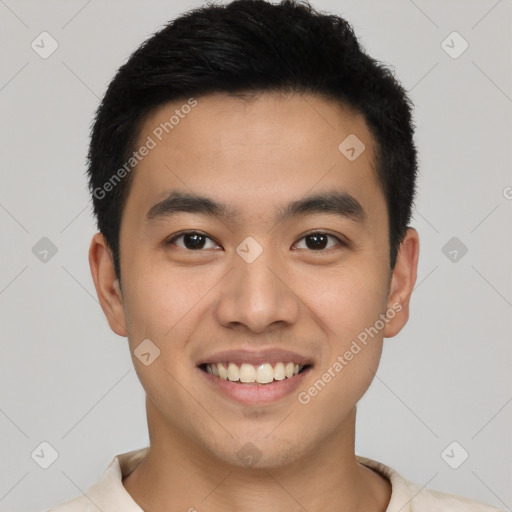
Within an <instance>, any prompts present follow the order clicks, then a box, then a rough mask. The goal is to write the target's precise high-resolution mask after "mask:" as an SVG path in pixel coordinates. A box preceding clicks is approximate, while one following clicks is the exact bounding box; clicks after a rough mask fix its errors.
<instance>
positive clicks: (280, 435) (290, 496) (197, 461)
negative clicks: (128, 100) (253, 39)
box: [89, 93, 419, 512]
mask: <svg viewBox="0 0 512 512" xmlns="http://www.w3.org/2000/svg"><path fill="white" fill-rule="evenodd" d="M183 103H184V102H183ZM183 103H172V104H168V105H165V106H163V107H161V108H159V109H158V110H157V111H156V112H154V113H153V115H151V116H150V117H149V118H148V119H147V120H146V122H145V124H144V125H143V126H142V130H141V133H140V142H141V143H142V142H143V141H145V140H146V137H147V136H148V135H151V133H152V131H153V130H154V129H155V127H156V126H158V125H159V124H160V123H161V122H164V121H166V120H168V119H169V118H170V116H171V115H172V114H173V113H174V111H175V109H176V108H179V107H180V105H182V104H183ZM349 134H356V135H357V137H358V138H359V139H360V140H361V141H363V143H364V144H365V146H366V150H365V151H364V152H363V153H362V154H361V155H360V156H359V157H358V158H357V159H356V160H354V161H349V160H348V159H347V158H346V157H345V156H344V155H343V154H342V153H341V152H340V151H339V150H338V146H339V144H340V142H341V141H343V140H344V139H345V138H346V137H347V136H348V135H349ZM137 147H138V146H137ZM374 147H375V146H374V140H373V137H372V135H371V132H370V131H369V129H368V127H367V125H366V123H365V121H364V119H363V118H362V117H361V116H359V115H357V114H355V113H353V112H351V111H350V110H349V109H348V108H344V107H342V106H340V105H339V104H337V103H334V102H332V101H330V100H326V99H323V98H320V97H317V96H313V95H278V94H270V93H264V94H260V95H258V96H256V97H255V98H252V99H251V100H244V99H241V98H233V97H229V96H227V95H223V94H214V95H209V96H205V97H201V98H198V105H197V106H196V107H195V108H194V109H193V110H192V111H191V112H190V113H189V114H188V115H187V116H186V117H185V118H184V119H182V120H180V123H179V124H178V125H177V126H175V127H174V129H173V131H172V132H171V133H170V134H169V135H167V136H166V137H165V138H164V140H163V141H162V142H160V143H158V145H157V146H156V147H155V148H154V149H152V150H151V151H150V152H149V154H148V155H147V156H146V157H145V158H144V159H143V160H142V161H141V162H140V163H139V164H138V166H137V169H136V171H135V174H134V176H133V182H132V185H131V189H130V192H129V195H128V198H127V202H126V206H125V209H124V212H123V217H122V224H121V232H120V254H121V280H122V291H121V288H120V286H119V283H118V282H117V280H116V277H115V273H114V266H113V261H112V255H111V252H110V249H109V247H108V244H107V242H106V240H105V239H104V237H103V236H102V235H101V234H99V233H97V234H96V235H95V236H94V237H93V239H92V242H91V247H90V252H89V261H90V266H91V272H92V276H93V280H94V284H95V287H96V291H97V294H98V298H99V300H100V303H101V306H102V308H103V311H104V313H105V315H106V317H107V319H108V322H109V325H110V327H111V328H112V330H113V331H114V332H115V333H117V334H118V335H120V336H126V337H128V340H129V345H130V350H131V352H132V359H133V363H134V366H135V369H136V371H137V374H138V376H139V379H140V381H141V384H142V386H143V387H144V390H145V392H146V407H147V419H148V428H149V435H150V449H149V453H148V455H147V456H146V458H145V459H144V460H143V461H142V462H141V464H140V465H139V466H138V467H137V468H136V469H135V470H134V471H133V472H132V473H131V474H130V475H129V476H128V477H126V478H125V479H124V480H123V485H124V486H125V488H126V489H127V491H128V492H129V493H130V494H131V496H132V497H133V499H134V500H135V501H136V502H137V503H138V504H139V505H140V506H141V507H142V508H143V509H144V510H151V511H154V512H157V511H159V510H189V509H190V508H191V507H195V508H196V509H197V510H201V511H224V512H226V511H235V510H244V511H247V512H251V511H256V510H258V511H260V510H265V511H269V512H271V511H276V512H277V511H282V510H293V511H295V510H297V511H298V510H307V511H308V512H315V511H320V510H322V511H337V512H339V511H349V510H351V511H353V510H356V509H357V510H370V511H384V510H385V509H386V507H387V504H388V502H389V499H390V495H391V486H390V484H389V482H388V481H387V480H386V479H384V478H383V477H381V476H380V475H378V474H377V473H376V472H374V471H373V470H371V469H369V468H367V467H366V466H363V465H362V464H360V463H359V462H357V460H356V458H355V453H354V438H355V415H356V404H357V402H358V401H359V399H360V398H361V397H362V396H363V395H364V393H365V392H366V390H367V389H368V387H369V385H370V383H371V381H372V379H373V377H374V373H375V372H376V371H377V368H378V364H379V360H380V357H381V351H382V345H383V339H384V337H392V336H394V335H396V334H397V333H398V332H399V331H400V330H401V329H402V328H403V326H404V325H405V323H406V322H407V319H408V315H409V299H410V296H411V292H412V289H413V287H414V283H415V280H416V269H417V262H418V253H419V241H418V234H417V232H416V231H415V230H414V229H412V228H410V229H409V230H408V231H407V234H406V237H405V239H404V241H403V243H402V245H401V247H400V251H399V254H398V258H397V263H396V265H395V267H394V269H393V271H391V270H390V265H389V232H388V225H387V223H388V217H387V208H386V202H385V198H384V195H383V192H382V190H381V188H380V186H379V182H378V180H377V176H376V173H375V170H374V158H373V154H374ZM172 190H180V191H183V192H192V193H194V194H198V195H205V196H208V197H211V198H213V199H215V200H217V201H222V202H223V203H226V204H228V205H230V206H232V207H233V208H236V209H237V210H238V215H237V216H235V217H234V218H231V219H229V220H226V219H219V218H213V217H208V216H205V215H202V214H197V213H180V214H178V215H176V216H175V217H173V218H167V219H160V220H159V221H157V222H155V223H152V224H148V223H147V222H146V221H145V214H146V212H147V211H148V210H149V209H150V208H151V207H152V206H153V205H154V204H156V203H157V202H159V201H160V200H161V199H162V198H163V197H165V196H166V195H167V194H168V193H169V192H170V191H172ZM334 190H336V191H343V192H347V193H349V194H351V195H352V196H353V197H355V198H356V199H357V201H359V202H360V203H361V205H362V206H363V208H364V211H365V214H366V217H365V220H364V221H363V222H358V221H355V220H353V219H350V218H347V217H341V216H337V215H333V214H326V213H313V214H308V215H302V216H297V217H292V218H289V219H286V220H284V221H282V222H279V223H277V224H276V223H275V221H274V215H275V211H276V209H277V208H279V207H280V206H283V205H284V204H287V203H288V202H290V201H293V200H297V199H300V198H302V197H303V196H304V195H305V194H311V193H313V192H330V191H334ZM183 230H192V231H193V230H197V231H199V232H201V233H204V234H206V235H208V236H209V237H211V240H209V239H207V240H209V241H208V243H207V245H206V246H205V248H204V249H201V250H200V251H198V250H195V251H194V250H192V249H187V248H186V246H185V245H184V243H185V240H184V238H183V237H182V238H179V239H177V240H176V241H175V242H174V244H173V243H171V244H167V245H166V240H169V238H171V235H173V234H176V233H179V232H180V231H183ZM315 230H317V231H322V232H328V234H331V235H334V236H337V237H338V238H339V239H340V240H343V241H346V244H345V245H342V244H340V243H339V242H337V241H336V239H329V246H328V247H326V248H325V249H322V250H316V251H315V250H313V249H311V248H308V246H307V245H306V239H305V238H304V236H305V235H306V234H311V232H315ZM247 236H251V237H253V238H254V239H255V240H257V242H258V243H259V244H260V246H261V247H262V249H263V252H262V254H261V255H260V256H259V257H258V258H257V259H256V260H255V261H254V262H252V263H250V264H249V263H247V262H246V261H244V260H243V259H242V258H241V257H240V256H239V255H238V254H237V253H236V251H235V249H236V247H237V246H238V245H239V244H240V243H241V242H242V240H244V239H245V238H246V237H247ZM393 304H395V305H396V304H400V305H401V311H400V312H398V313H397V314H396V315H395V316H394V318H393V319H392V320H389V322H388V323H386V325H385V327H384V329H382V330H381V331H379V333H378V335H377V336H375V337H374V338H373V339H371V341H370V342H369V343H368V344H367V345H366V346H365V347H364V348H363V349H362V350H361V351H360V352H359V353H358V354H357V355H356V356H354V358H353V359H352V360H351V361H350V362H349V363H348V364H347V365H346V366H345V367H344V368H343V370H342V371H341V372H339V373H338V374H337V375H336V377H335V378H333V379H332V380H331V382H329V383H328V384H327V385H326V386H325V388H324V389H323V390H322V391H321V392H319V393H318V394H317V395H316V396H315V397H313V398H312V399H311V401H310V402H309V403H308V404H307V405H303V404H301V403H299V401H298V400H297V393H295V392H294V393H291V394H290V395H289V396H286V397H284V398H282V399H280V400H279V401H277V402H275V403H271V404H266V405H263V406H261V407H254V406H253V407H250V406H246V405H241V404H240V403H238V402H235V401H233V400H232V399H230V398H228V397H225V396H224V395H221V394H220V393H218V392H216V391H214V390H213V389H212V387H211V386H209V385H207V383H205V380H204V379H202V378H198V373H197V372H198V371H200V370H198V369H197V368H196V362H197V360H198V359H199V358H200V357H201V356H204V355H206V354H212V353H214V352H216V351H221V350H228V349H235V348H245V349H249V350H256V349H258V348H273V347H279V348H284V349H288V350H292V351H296V352H299V353H301V354H304V355H307V356H309V357H312V358H313V359H314V360H315V365H314V367H313V368H312V370H311V371H310V373H309V375H307V377H306V376H305V381H304V385H301V388H300V390H299V391H305V390H307V388H308V387H310V386H311V385H312V384H313V383H314V382H315V381H316V380H317V379H318V378H320V377H321V375H322V374H323V373H324V372H325V371H326V370H327V369H328V368H329V367H331V366H332V364H333V362H334V361H336V358H337V357H338V356H339V355H342V354H344V353H345V352H346V351H347V350H348V349H349V347H350V344H351V342H352V340H354V339H356V337H357V335H358V334H359V333H361V332H362V331H364V329H365V328H367V327H370V326H373V325H374V324H375V322H376V320H377V319H378V318H379V315H380V314H385V313H386V311H387V310H388V309H389V308H392V306H393ZM146 338H149V339H150V340H151V341H152V342H153V343H154V344H155V345H157V346H158V347H159V349H160V351H161V354H160V357H158V358H157V359H156V360H155V361H154V362H153V363H152V364H151V365H149V366H145V365H143V364H142V363H141V362H140V361H139V360H138V358H137V357H134V356H133V351H134V350H135V349H136V347H137V346H138V345H139V344H140V343H141V341H142V340H144V339H146ZM248 442H251V443H253V444H254V445H255V446H256V447H257V449H258V450H259V451H260V453H261V458H260V460H259V461H258V462H257V463H256V464H254V465H253V466H252V467H248V466H246V465H244V463H243V462H242V461H241V460H240V459H239V457H238V456H237V453H238V451H239V450H240V449H242V448H243V447H244V445H246V443H248Z"/></svg>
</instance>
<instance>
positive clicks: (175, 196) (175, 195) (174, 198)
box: [146, 191, 366, 223]
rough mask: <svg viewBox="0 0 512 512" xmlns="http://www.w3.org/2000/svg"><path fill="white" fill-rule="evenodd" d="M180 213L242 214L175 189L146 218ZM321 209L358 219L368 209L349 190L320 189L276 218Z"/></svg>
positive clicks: (229, 216) (280, 211)
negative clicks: (326, 190) (329, 190)
mask: <svg viewBox="0 0 512 512" xmlns="http://www.w3.org/2000/svg"><path fill="white" fill-rule="evenodd" d="M179 213H199V214H202V215H207V216H210V217H218V218H222V219H224V220H226V221H229V220H232V219H234V218H236V217H237V216H238V215H239V213H238V211H237V210H236V209H234V208H232V207H230V206H228V205H226V204H224V203H221V202H218V201H216V200H214V199H212V198H209V197H205V196H198V195H195V194H190V193H187V192H180V191H172V192H171V193H170V194H169V195H168V196H167V197H165V198H164V199H163V200H162V201H160V202H159V203H156V204H155V205H153V206H152V207H151V208H150V209H149V210H148V211H147V213H146V222H147V223H153V222H156V221H158V220H163V219H168V218H171V217H173V216H175V215H177V214H179ZM320 213H327V214H333V215H337V216H339V217H343V218H348V219H350V220H354V221H356V222H364V221H365V220H366V213H365V211H364V209H363V207H362V205H361V203H360V202H359V201H358V200H357V199H356V198H355V197H353V196H352V195H350V194H348V193H346V192H327V193H318V194H314V195H310V196H306V197H303V198H301V199H298V200H296V201H292V202H290V203H288V204H287V205H285V206H284V207H281V208H279V209H278V211H277V214H276V218H275V219H274V220H275V222H282V221H283V220H286V219H288V218H290V217H296V216H300V215H308V214H320Z"/></svg>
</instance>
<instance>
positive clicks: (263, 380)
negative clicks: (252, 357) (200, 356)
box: [201, 362, 309, 384]
mask: <svg viewBox="0 0 512 512" xmlns="http://www.w3.org/2000/svg"><path fill="white" fill-rule="evenodd" d="M308 366H309V365H302V364H297V363H294V362H277V363H275V364H274V365H273V366H272V364H270V363H262V364H259V365H253V364H250V363H241V364H236V363H233V362H222V363H207V364H203V365H201V369H202V370H204V371H205V372H207V373H209V374H210V375H213V376H214V377H219V378H220V379H222V380H228V381H230V382H238V383H240V384H270V383H272V382H275V381H282V380H285V379H291V378H292V377H293V376H295V375H298V374H299V373H301V372H302V371H303V370H304V369H305V368H306V367H308Z"/></svg>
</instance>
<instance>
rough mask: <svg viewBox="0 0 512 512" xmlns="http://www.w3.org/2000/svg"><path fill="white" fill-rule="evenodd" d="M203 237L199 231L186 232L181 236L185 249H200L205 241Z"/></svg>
mask: <svg viewBox="0 0 512 512" xmlns="http://www.w3.org/2000/svg"><path fill="white" fill-rule="evenodd" d="M204 238H205V237H204V236H203V235H201V234H199V233H188V234H186V235H184V236H183V241H184V243H185V247H186V248H187V249H202V247H203V246H204V242H205V240H204Z"/></svg>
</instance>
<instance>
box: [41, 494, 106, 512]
mask: <svg viewBox="0 0 512 512" xmlns="http://www.w3.org/2000/svg"><path fill="white" fill-rule="evenodd" d="M93 510H94V511H95V512H98V508H97V507H96V506H95V505H94V503H92V502H91V501H90V500H89V499H88V498H87V497H86V496H85V495H82V496H78V497H77V498H72V499H70V500H68V501H66V502H64V503H61V504H60V505H57V506H56V507H54V508H51V509H50V510H47V511H46V512H89V511H90V512H92V511H93Z"/></svg>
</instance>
